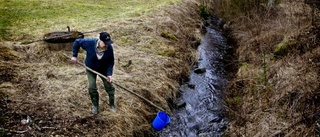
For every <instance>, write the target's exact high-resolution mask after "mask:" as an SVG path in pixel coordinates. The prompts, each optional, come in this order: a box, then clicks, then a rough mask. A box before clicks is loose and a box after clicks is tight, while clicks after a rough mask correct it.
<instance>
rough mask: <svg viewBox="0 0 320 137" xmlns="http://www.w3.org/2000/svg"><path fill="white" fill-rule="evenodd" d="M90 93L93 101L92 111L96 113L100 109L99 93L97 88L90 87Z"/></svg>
mask: <svg viewBox="0 0 320 137" xmlns="http://www.w3.org/2000/svg"><path fill="white" fill-rule="evenodd" d="M89 94H90V98H91V102H92V113H93V114H95V115H96V114H98V110H99V93H98V92H97V91H96V90H95V91H93V90H90V89H89Z"/></svg>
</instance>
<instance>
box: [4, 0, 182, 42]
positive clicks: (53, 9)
mask: <svg viewBox="0 0 320 137" xmlns="http://www.w3.org/2000/svg"><path fill="white" fill-rule="evenodd" d="M175 1H176V0H161V1H158V0H132V1H126V0H108V1H101V0H94V1H85V0H58V1H55V0H48V1H41V0H30V1H23V0H13V1H7V0H1V1H0V5H1V7H0V12H1V21H0V28H1V30H0V37H1V38H2V39H3V38H5V39H13V40H18V39H21V38H25V37H28V38H30V37H31V38H34V37H39V35H43V34H44V33H48V32H52V31H59V30H66V26H67V25H69V26H70V27H71V29H76V30H80V31H89V30H91V29H97V28H100V27H105V25H104V24H105V23H107V22H110V21H115V20H123V19H128V18H133V17H138V16H141V15H143V14H145V13H149V12H150V11H152V10H156V9H157V8H159V7H161V6H162V5H164V4H168V3H173V2H175Z"/></svg>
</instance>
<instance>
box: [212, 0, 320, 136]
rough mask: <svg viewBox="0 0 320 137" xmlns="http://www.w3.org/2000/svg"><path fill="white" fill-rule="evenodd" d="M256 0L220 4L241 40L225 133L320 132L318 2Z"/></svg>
mask: <svg viewBox="0 0 320 137" xmlns="http://www.w3.org/2000/svg"><path fill="white" fill-rule="evenodd" d="M232 2H234V3H232ZM250 2H251V3H250ZM255 2H256V1H249V3H248V2H247V3H246V4H241V3H240V2H239V3H236V2H235V1H229V3H227V2H224V3H221V5H219V4H215V6H217V5H219V6H220V7H219V8H218V9H216V14H218V15H220V16H221V17H223V18H224V19H225V20H226V22H227V23H226V25H225V28H226V29H228V30H230V33H231V35H232V37H233V38H234V40H235V41H236V43H237V48H236V50H235V53H236V57H237V59H236V60H235V61H234V62H235V64H237V71H236V73H235V74H234V79H233V81H232V82H231V84H230V86H229V87H228V88H229V90H228V93H227V102H228V105H227V106H228V108H229V109H228V110H229V111H228V112H229V114H230V116H229V117H230V119H231V122H230V124H229V127H228V129H227V132H226V135H227V136H286V137H287V136H290V137H291V136H292V137H296V136H308V137H309V136H319V134H320V133H319V131H320V127H319V123H318V122H319V118H320V109H319V105H320V100H319V96H320V88H319V87H320V60H319V59H320V46H319V45H320V43H319V29H320V26H319V25H320V13H319V9H318V8H319V6H318V4H319V3H317V2H318V1H306V2H311V3H304V1H298V0H293V1H292V0H291V1H287V0H282V1H273V2H274V3H272V1H271V0H264V1H259V2H260V3H259V2H258V3H255ZM228 6H229V7H228Z"/></svg>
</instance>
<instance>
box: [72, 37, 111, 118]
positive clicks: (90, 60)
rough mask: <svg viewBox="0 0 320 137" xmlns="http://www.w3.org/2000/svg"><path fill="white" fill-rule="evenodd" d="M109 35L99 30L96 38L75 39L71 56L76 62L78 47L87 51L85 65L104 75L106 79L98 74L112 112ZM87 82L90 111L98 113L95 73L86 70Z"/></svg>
mask: <svg viewBox="0 0 320 137" xmlns="http://www.w3.org/2000/svg"><path fill="white" fill-rule="evenodd" d="M112 43H113V42H112V40H111V38H110V35H109V34H108V33H107V32H101V33H100V36H99V39H98V38H83V39H76V40H75V42H74V43H73V47H72V58H71V61H72V62H73V63H76V62H77V56H78V51H79V49H80V47H81V48H82V49H84V50H85V51H86V53H87V55H86V59H85V64H86V66H87V67H89V68H91V69H93V70H95V71H97V72H99V73H100V74H102V75H104V76H106V77H107V78H108V79H107V80H106V79H104V78H102V77H101V76H100V78H101V79H102V81H103V84H104V88H105V90H106V92H107V93H108V95H109V106H110V108H111V110H112V111H113V112H115V110H116V109H115V103H114V91H115V88H114V87H113V85H112V81H113V79H112V73H113V66H114V54H113V47H112V46H113V45H112ZM86 73H87V77H88V82H89V95H90V98H91V102H92V105H93V107H92V113H93V114H95V115H96V114H98V109H99V93H98V91H97V84H96V78H97V74H95V73H93V72H91V71H89V70H86Z"/></svg>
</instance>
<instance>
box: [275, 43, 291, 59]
mask: <svg viewBox="0 0 320 137" xmlns="http://www.w3.org/2000/svg"><path fill="white" fill-rule="evenodd" d="M293 44H294V42H290V41H285V40H284V41H282V42H281V43H279V44H278V45H277V46H276V48H275V50H274V52H273V55H274V56H275V57H278V56H284V55H286V54H287V53H288V50H289V48H290V47H291V45H293Z"/></svg>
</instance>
